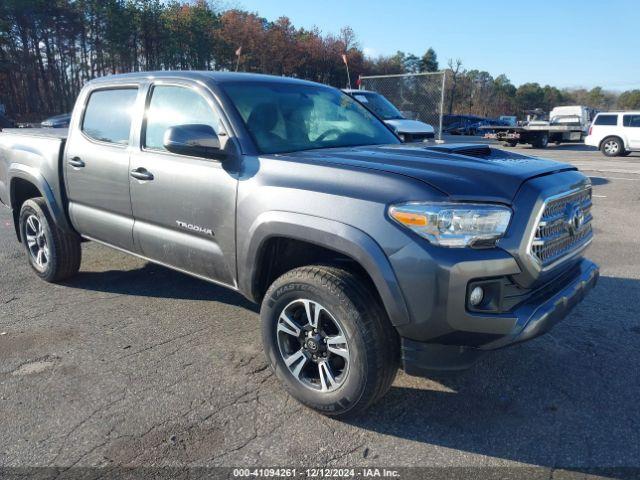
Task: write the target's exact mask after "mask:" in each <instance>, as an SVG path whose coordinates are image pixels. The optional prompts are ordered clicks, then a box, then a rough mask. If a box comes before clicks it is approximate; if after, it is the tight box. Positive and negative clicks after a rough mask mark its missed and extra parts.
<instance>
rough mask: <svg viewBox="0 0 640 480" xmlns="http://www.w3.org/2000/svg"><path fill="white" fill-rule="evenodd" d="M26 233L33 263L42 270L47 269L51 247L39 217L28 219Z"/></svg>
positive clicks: (33, 216)
mask: <svg viewBox="0 0 640 480" xmlns="http://www.w3.org/2000/svg"><path fill="white" fill-rule="evenodd" d="M24 233H25V238H26V241H27V247H28V249H29V255H31V259H32V260H33V263H34V264H35V266H36V267H37V268H38V269H40V270H44V269H46V268H47V264H48V263H49V258H50V253H49V246H48V244H47V237H46V235H45V233H44V228H43V226H42V222H41V221H40V218H38V216H37V215H33V214H32V215H29V216H28V217H27V221H26V222H25V228H24Z"/></svg>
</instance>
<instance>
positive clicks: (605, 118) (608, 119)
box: [593, 115, 618, 125]
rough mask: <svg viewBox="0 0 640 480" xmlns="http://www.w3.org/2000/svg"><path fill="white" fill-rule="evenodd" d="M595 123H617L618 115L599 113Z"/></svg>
mask: <svg viewBox="0 0 640 480" xmlns="http://www.w3.org/2000/svg"><path fill="white" fill-rule="evenodd" d="M593 124H594V125H617V124H618V116H617V115H598V117H597V118H596V121H595V122H593Z"/></svg>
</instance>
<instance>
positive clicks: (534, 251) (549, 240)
mask: <svg viewBox="0 0 640 480" xmlns="http://www.w3.org/2000/svg"><path fill="white" fill-rule="evenodd" d="M579 219H582V220H581V221H580V220H579ZM591 220H592V217H591V187H587V188H584V189H580V190H578V191H573V192H568V193H566V194H564V195H560V196H556V197H552V198H550V199H548V200H547V201H546V202H545V204H544V206H543V211H542V216H541V217H540V220H539V221H538V225H537V226H536V228H535V230H534V238H533V241H532V242H531V249H530V252H529V253H530V254H531V256H532V257H533V258H535V259H536V260H537V261H538V263H539V264H540V265H541V266H542V267H543V268H544V267H548V266H550V265H552V264H554V263H557V262H559V261H561V260H562V259H563V258H565V257H568V256H570V255H571V254H572V253H574V252H575V251H576V250H578V249H580V248H581V247H583V246H584V245H586V244H587V243H588V242H589V240H591V238H592V237H593V231H592V228H591Z"/></svg>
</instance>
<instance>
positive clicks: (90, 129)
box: [82, 88, 138, 145]
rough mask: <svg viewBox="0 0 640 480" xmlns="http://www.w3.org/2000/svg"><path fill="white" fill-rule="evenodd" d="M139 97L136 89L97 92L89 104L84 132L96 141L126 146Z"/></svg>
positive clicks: (85, 116)
mask: <svg viewBox="0 0 640 480" xmlns="http://www.w3.org/2000/svg"><path fill="white" fill-rule="evenodd" d="M137 95H138V89H136V88H114V89H110V90H96V91H95V92H93V93H92V94H91V96H90V97H89V101H88V102H87V108H86V110H85V113H84V119H83V120H82V131H83V132H84V133H85V134H86V135H87V136H89V137H91V138H92V139H94V140H99V141H101V142H109V143H116V144H118V145H126V144H127V143H129V132H130V131H131V112H132V110H133V104H134V103H135V100H136V96H137Z"/></svg>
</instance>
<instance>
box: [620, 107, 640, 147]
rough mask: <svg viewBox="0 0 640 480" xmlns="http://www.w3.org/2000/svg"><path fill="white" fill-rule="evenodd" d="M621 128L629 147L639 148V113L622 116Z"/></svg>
mask: <svg viewBox="0 0 640 480" xmlns="http://www.w3.org/2000/svg"><path fill="white" fill-rule="evenodd" d="M622 128H623V129H624V133H625V135H626V137H627V142H629V145H628V146H629V147H630V148H633V149H636V148H640V114H627V115H623V116H622Z"/></svg>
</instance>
